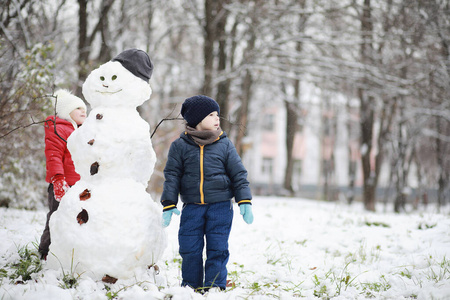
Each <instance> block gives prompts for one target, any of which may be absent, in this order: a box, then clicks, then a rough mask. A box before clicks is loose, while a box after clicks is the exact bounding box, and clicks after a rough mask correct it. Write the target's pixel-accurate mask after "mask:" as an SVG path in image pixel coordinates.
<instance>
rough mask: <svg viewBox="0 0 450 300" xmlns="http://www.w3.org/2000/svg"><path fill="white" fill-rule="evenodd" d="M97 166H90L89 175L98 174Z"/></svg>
mask: <svg viewBox="0 0 450 300" xmlns="http://www.w3.org/2000/svg"><path fill="white" fill-rule="evenodd" d="M98 168H99V164H98V162H95V163H93V164H92V165H91V175H95V174H97V173H98Z"/></svg>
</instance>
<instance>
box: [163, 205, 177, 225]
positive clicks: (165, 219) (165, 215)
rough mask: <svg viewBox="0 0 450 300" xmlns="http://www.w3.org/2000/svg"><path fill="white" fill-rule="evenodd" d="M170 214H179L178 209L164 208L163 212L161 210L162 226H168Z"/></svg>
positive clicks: (170, 218)
mask: <svg viewBox="0 0 450 300" xmlns="http://www.w3.org/2000/svg"><path fill="white" fill-rule="evenodd" d="M172 214H176V215H179V214H180V211H179V210H178V209H176V208H174V209H170V210H166V211H165V212H163V215H162V226H163V227H167V226H169V224H170V221H171V220H172Z"/></svg>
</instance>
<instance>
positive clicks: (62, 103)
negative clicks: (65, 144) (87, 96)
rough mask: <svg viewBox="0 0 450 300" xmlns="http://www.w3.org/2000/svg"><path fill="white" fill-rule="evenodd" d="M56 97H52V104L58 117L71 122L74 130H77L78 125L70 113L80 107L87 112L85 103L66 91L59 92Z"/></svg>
mask: <svg viewBox="0 0 450 300" xmlns="http://www.w3.org/2000/svg"><path fill="white" fill-rule="evenodd" d="M54 96H55V97H52V104H53V108H54V109H55V111H56V116H58V117H60V118H61V119H65V120H67V121H69V122H70V123H72V125H73V127H74V128H77V127H78V126H77V123H76V122H75V121H74V120H73V119H72V118H71V117H70V113H71V112H72V111H73V110H75V109H77V108H80V107H81V108H84V110H86V104H85V103H84V101H83V100H81V98H78V97H77V96H75V95H73V94H72V93H70V92H69V91H68V90H64V89H60V90H57V91H56V92H55V93H54ZM55 105H56V106H55Z"/></svg>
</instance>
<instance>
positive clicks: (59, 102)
mask: <svg viewBox="0 0 450 300" xmlns="http://www.w3.org/2000/svg"><path fill="white" fill-rule="evenodd" d="M52 102H53V107H54V108H55V110H56V117H55V116H49V117H47V119H46V120H45V158H46V167H47V176H46V181H47V182H48V183H49V186H48V206H49V209H50V211H49V213H48V214H47V222H46V224H45V229H44V232H43V233H42V236H41V242H40V244H39V253H40V254H41V258H42V259H47V254H48V249H49V246H50V242H51V241H50V229H49V226H48V223H49V220H50V217H51V215H52V214H53V212H55V211H56V210H57V209H58V206H59V202H60V201H61V198H62V197H63V196H64V194H65V193H66V191H67V190H68V189H69V187H70V186H72V185H74V184H75V183H76V182H77V181H78V180H80V175H78V173H77V172H75V166H74V164H73V161H72V157H71V155H70V152H69V150H68V149H67V138H68V137H69V136H70V134H71V133H72V132H73V131H74V130H75V129H76V128H78V127H79V126H80V125H81V124H83V122H84V120H85V119H86V104H85V103H84V102H83V100H81V99H80V98H78V97H76V96H75V95H72V94H71V93H70V92H69V91H66V90H58V91H56V92H55V98H52Z"/></svg>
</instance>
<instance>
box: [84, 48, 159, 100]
mask: <svg viewBox="0 0 450 300" xmlns="http://www.w3.org/2000/svg"><path fill="white" fill-rule="evenodd" d="M152 72H153V64H152V63H151V61H150V58H149V57H148V55H147V53H145V52H144V51H142V50H138V49H129V50H125V51H124V52H122V53H120V54H119V55H118V56H116V57H115V58H113V59H112V60H111V61H109V62H107V63H105V64H103V65H101V66H100V67H99V68H98V69H95V70H93V71H92V72H91V74H89V76H88V77H87V78H86V81H85V82H84V84H83V95H84V97H85V98H86V101H87V102H89V104H91V106H92V108H95V107H99V106H106V107H136V106H139V105H141V104H142V103H144V102H145V101H146V100H148V99H149V98H150V95H151V93H152V90H151V88H150V85H149V84H148V81H149V79H150V77H151V75H152Z"/></svg>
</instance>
